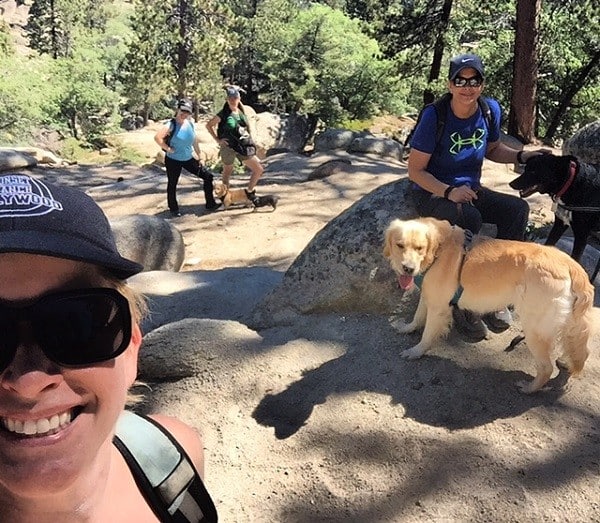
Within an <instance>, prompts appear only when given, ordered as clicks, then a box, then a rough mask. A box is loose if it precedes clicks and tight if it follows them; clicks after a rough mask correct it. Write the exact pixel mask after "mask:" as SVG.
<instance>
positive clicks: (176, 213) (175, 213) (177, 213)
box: [171, 211, 181, 218]
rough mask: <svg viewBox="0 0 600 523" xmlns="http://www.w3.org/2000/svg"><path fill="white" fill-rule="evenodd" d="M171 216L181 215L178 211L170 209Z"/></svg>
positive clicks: (177, 216)
mask: <svg viewBox="0 0 600 523" xmlns="http://www.w3.org/2000/svg"><path fill="white" fill-rule="evenodd" d="M171 216H172V217H173V218H179V217H180V216H181V213H180V212H179V211H171Z"/></svg>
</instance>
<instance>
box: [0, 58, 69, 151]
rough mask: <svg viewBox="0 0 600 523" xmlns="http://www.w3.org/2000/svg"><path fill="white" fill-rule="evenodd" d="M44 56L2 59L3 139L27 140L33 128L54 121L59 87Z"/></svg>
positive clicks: (0, 116) (0, 107)
mask: <svg viewBox="0 0 600 523" xmlns="http://www.w3.org/2000/svg"><path fill="white" fill-rule="evenodd" d="M51 69H52V64H51V61H50V60H49V59H47V58H43V57H39V58H36V57H31V58H23V57H22V56H16V55H12V56H8V57H4V58H0V122H1V124H0V141H1V142H3V143H12V144H17V143H20V142H27V140H28V139H29V137H30V131H31V130H32V129H34V128H36V127H41V126H44V125H46V124H49V123H52V122H53V117H54V107H55V100H56V96H57V89H56V86H55V85H54V84H53V83H52V82H51V78H52V74H51Z"/></svg>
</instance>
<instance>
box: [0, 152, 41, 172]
mask: <svg viewBox="0 0 600 523" xmlns="http://www.w3.org/2000/svg"><path fill="white" fill-rule="evenodd" d="M37 164H38V161H37V160H36V158H35V156H33V155H32V154H29V153H26V152H24V151H17V150H15V149H7V148H2V149H0V171H10V170H11V169H24V168H26V167H35V166H36V165H37Z"/></svg>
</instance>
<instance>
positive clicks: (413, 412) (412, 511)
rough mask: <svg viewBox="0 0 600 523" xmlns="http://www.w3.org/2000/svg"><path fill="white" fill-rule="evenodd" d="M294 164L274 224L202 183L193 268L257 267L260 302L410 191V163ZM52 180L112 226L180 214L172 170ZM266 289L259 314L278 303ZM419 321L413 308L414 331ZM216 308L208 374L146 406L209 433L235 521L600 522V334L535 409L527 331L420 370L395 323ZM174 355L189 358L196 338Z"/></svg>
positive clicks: (90, 171) (213, 465)
mask: <svg viewBox="0 0 600 523" xmlns="http://www.w3.org/2000/svg"><path fill="white" fill-rule="evenodd" d="M149 151H151V152H152V154H153V152H154V150H152V148H151V146H149ZM294 162H296V160H293V161H292V159H287V160H285V161H284V160H278V161H271V160H270V161H269V162H268V163H267V170H266V172H265V175H264V178H263V180H262V181H261V184H260V185H259V192H261V193H275V194H278V195H279V196H280V197H281V200H280V205H279V206H278V208H277V210H276V211H274V212H270V211H268V210H267V211H265V210H260V211H257V212H251V211H249V210H247V209H238V210H230V211H219V212H216V213H207V212H206V211H204V209H203V198H202V193H201V191H199V190H198V183H197V181H196V180H194V179H192V178H187V177H184V178H182V181H181V183H180V189H179V198H180V205H181V208H182V210H183V212H184V213H185V214H184V216H182V217H181V218H177V219H174V220H173V223H174V224H176V226H177V227H178V228H179V229H180V230H181V232H182V233H183V235H184V237H185V239H186V244H187V256H186V258H187V264H186V266H185V267H184V270H185V271H186V272H194V273H195V274H204V275H206V274H216V273H218V272H219V271H224V270H228V269H231V268H240V269H242V268H243V269H244V271H241V272H240V273H239V274H240V278H239V281H238V280H236V285H239V287H240V288H244V287H252V285H253V283H252V274H253V273H252V270H259V269H260V270H268V271H272V272H273V274H276V275H277V274H279V275H281V274H282V273H283V272H284V271H285V269H286V268H287V267H288V266H289V265H290V264H291V263H292V261H293V260H294V258H295V257H296V256H297V255H298V254H299V253H300V251H301V250H302V249H303V248H304V246H305V245H306V244H307V243H308V242H309V241H310V240H311V238H312V237H313V236H314V235H315V233H316V232H317V231H319V230H320V229H321V228H322V227H323V226H324V225H325V224H326V223H327V222H328V221H329V220H331V219H332V218H334V217H335V216H337V215H338V214H339V213H340V212H341V211H343V210H344V209H346V208H347V207H348V206H349V205H351V204H352V203H353V202H354V201H356V200H357V199H359V198H360V197H362V196H363V195H364V194H367V193H368V192H370V191H371V190H373V189H374V188H376V187H377V186H379V185H380V184H382V183H387V182H389V181H392V180H396V179H398V178H399V177H401V176H405V175H406V171H405V166H404V165H403V164H402V163H398V164H385V163H383V162H381V161H379V160H375V159H370V158H368V157H364V158H361V159H355V160H354V162H353V166H352V172H350V173H346V174H336V175H334V176H332V177H330V178H328V179H325V180H316V181H311V182H306V181H303V180H305V174H306V173H305V171H303V170H302V168H301V167H300V166H301V164H300V163H294ZM304 167H305V165H304ZM46 174H47V176H50V177H62V178H63V179H65V180H68V181H69V183H74V184H78V185H80V186H83V187H84V188H85V189H86V190H88V192H89V193H90V194H91V195H92V196H94V197H95V198H96V199H97V200H98V201H99V203H100V204H101V205H102V207H103V208H104V209H105V210H106V212H107V213H108V215H109V216H111V217H113V216H120V215H123V214H131V213H147V214H154V215H159V216H164V217H167V216H168V215H167V212H166V201H165V185H166V184H165V177H164V175H163V174H162V173H161V172H160V171H159V170H156V169H155V168H148V169H145V170H143V171H142V172H140V171H139V170H138V169H134V168H131V167H126V166H114V165H113V166H109V167H97V168H96V167H94V168H82V167H79V168H71V169H70V170H69V171H52V172H49V171H47V173H46ZM513 175H514V174H513V173H512V171H511V170H510V168H509V167H507V166H498V165H488V164H486V171H485V175H484V176H486V177H487V179H488V180H489V185H492V186H497V187H499V188H506V181H507V180H509V179H510V177H511V176H513ZM118 177H123V178H124V182H119V183H115V182H116V181H117V178H118ZM245 180H246V178H245V177H240V178H237V179H235V180H234V183H235V184H239V185H240V186H242V185H243V184H244V183H245ZM530 203H531V207H532V209H533V210H534V214H535V216H537V217H538V218H539V217H542V219H543V217H544V216H549V214H548V212H547V203H548V202H544V201H543V200H542V199H539V200H533V201H532V202H530ZM276 279H277V278H275V280H276ZM253 290H255V291H256V292H255V293H254V294H253V296H254V297H255V300H254V301H253V300H252V299H248V301H247V302H244V303H240V304H239V307H240V308H241V309H243V310H251V308H252V307H253V306H254V305H255V301H256V299H258V297H259V296H260V295H261V293H262V294H264V292H266V291H268V289H253ZM174 299H176V297H174ZM199 300H201V297H199ZM414 305H415V300H414V297H413V298H409V299H408V300H406V310H405V316H410V315H411V314H412V312H413V311H414ZM540 306H544V304H540ZM210 307H213V308H214V309H215V311H214V312H215V313H214V314H213V313H212V312H211V311H210V310H209V313H207V314H206V318H213V320H210V321H211V323H202V321H203V320H202V319H195V320H186V321H189V322H191V323H190V324H189V325H188V324H186V325H188V327H189V328H192V327H193V328H196V329H197V331H194V332H197V333H198V334H197V336H198V343H199V344H200V343H207V347H208V348H207V351H208V352H210V357H207V358H206V363H205V368H204V371H203V372H202V373H201V375H198V376H195V377H193V378H186V379H182V380H177V381H170V382H168V383H151V384H150V385H151V386H152V393H151V394H150V396H151V399H150V401H149V402H148V404H147V406H146V408H148V409H157V410H163V411H165V412H168V413H171V414H175V415H178V416H180V417H182V418H183V419H185V420H187V421H188V422H190V423H192V424H193V425H195V426H197V427H198V428H199V429H200V430H201V431H202V432H203V434H204V438H205V444H206V458H207V464H206V483H207V486H208V488H209V490H210V491H211V493H212V494H213V497H214V499H215V502H216V504H217V507H218V509H219V513H220V520H221V521H223V522H252V523H255V522H265V523H270V522H303V523H309V522H321V521H322V522H357V523H358V522H420V521H423V522H425V521H427V522H429V521H436V522H465V521H485V522H498V521H503V522H504V521H506V522H593V521H600V503H599V501H598V500H599V494H600V426H599V423H598V416H599V414H600V407H599V404H598V398H599V397H600V364H599V363H598V356H597V351H596V348H597V346H598V337H597V336H594V338H593V340H592V342H591V344H590V345H591V349H592V354H591V357H590V359H589V361H588V364H587V366H586V369H585V371H584V374H583V376H582V377H581V379H577V380H570V381H569V384H568V386H567V387H566V388H561V387H560V385H561V384H563V383H564V380H563V378H564V377H563V376H561V375H559V376H557V377H556V378H555V380H554V381H553V382H552V384H551V387H550V388H549V389H548V390H546V391H543V392H541V393H539V394H537V395H533V396H525V395H522V394H520V393H519V392H518V391H517V390H516V388H515V385H514V383H515V382H516V381H518V380H520V379H523V378H524V377H526V374H529V375H531V374H532V372H533V365H532V361H531V358H530V357H529V354H528V352H527V349H526V347H524V346H520V347H518V348H517V349H516V350H514V351H512V352H504V348H505V347H506V346H507V345H508V343H509V342H510V340H511V339H512V337H513V336H514V335H515V334H517V333H518V326H515V327H514V328H511V329H510V330H509V331H507V332H506V333H503V334H501V335H493V336H492V337H491V338H490V339H489V340H485V341H483V342H481V343H478V344H469V343H465V342H462V341H461V340H460V339H458V338H456V337H455V336H453V335H450V337H449V338H448V340H447V341H446V342H444V343H441V344H440V345H439V346H438V347H436V348H435V349H434V350H432V351H431V353H430V355H428V356H427V357H425V358H423V359H421V360H418V361H415V362H407V361H404V360H402V359H400V358H399V352H400V351H401V350H402V349H404V348H408V347H410V346H411V345H413V344H414V343H415V342H416V340H417V337H416V336H414V335H411V336H407V335H400V334H398V333H397V332H396V331H395V330H394V328H393V326H392V323H391V321H390V318H387V317H380V316H375V315H339V314H330V315H323V316H312V317H306V318H300V319H299V320H298V322H297V323H296V324H294V325H289V326H285V327H277V328H273V329H268V330H265V331H261V332H254V331H251V330H250V329H248V328H247V327H246V326H245V325H243V324H241V323H239V322H237V321H232V320H228V319H227V316H226V315H223V314H216V309H218V308H219V304H218V303H214V304H210V306H209V309H210ZM187 312H188V315H189V316H190V317H195V318H197V315H195V313H194V311H193V310H189V311H187ZM218 312H219V313H223V311H218ZM597 312H598V311H597V310H595V317H596V318H597ZM214 318H220V319H218V320H215V319H214ZM223 318H225V319H223ZM204 321H206V320H204ZM193 322H196V323H193ZM209 326H210V327H211V328H213V329H214V330H213V331H211V332H210V333H209V332H208V330H209V329H208V328H207V327H209ZM180 327H183V326H180ZM178 328H179V327H178ZM173 332H174V333H176V332H179V331H177V330H174V331H173ZM215 333H216V334H215ZM150 334H153V333H150ZM166 339H168V340H170V341H169V343H170V345H172V347H173V350H174V351H175V350H177V349H178V348H179V345H178V343H179V342H180V339H179V338H176V337H174V336H171V337H170V338H166Z"/></svg>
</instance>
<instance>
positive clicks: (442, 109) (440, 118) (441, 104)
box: [404, 93, 495, 151]
mask: <svg viewBox="0 0 600 523" xmlns="http://www.w3.org/2000/svg"><path fill="white" fill-rule="evenodd" d="M451 99H452V95H451V94H450V93H446V94H444V95H443V96H442V97H440V98H438V99H437V100H435V101H434V102H431V103H430V104H427V105H426V106H425V107H423V109H421V112H420V113H419V116H418V117H417V123H416V124H415V126H414V127H413V128H412V130H411V131H410V133H409V134H408V136H407V137H406V140H405V141H404V146H405V147H406V146H407V145H410V141H411V140H412V137H413V134H414V133H415V129H416V128H417V125H419V122H420V121H421V118H422V117H423V112H424V111H425V109H426V108H427V107H430V106H431V107H433V108H434V109H435V116H436V118H437V125H436V129H435V148H434V151H435V149H436V148H437V146H438V145H439V143H440V142H441V140H442V136H443V134H444V128H445V127H446V116H447V115H448V109H449V108H450V100H451ZM477 104H478V105H479V108H480V109H481V114H482V115H483V119H484V120H485V123H486V125H487V128H488V131H489V130H490V129H492V128H493V127H494V125H495V122H494V115H493V114H492V111H491V109H490V105H489V104H488V102H487V100H486V99H485V98H484V97H483V96H480V97H479V98H477Z"/></svg>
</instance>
